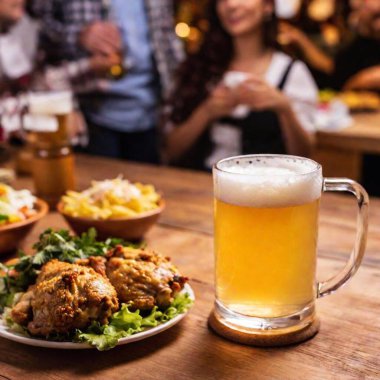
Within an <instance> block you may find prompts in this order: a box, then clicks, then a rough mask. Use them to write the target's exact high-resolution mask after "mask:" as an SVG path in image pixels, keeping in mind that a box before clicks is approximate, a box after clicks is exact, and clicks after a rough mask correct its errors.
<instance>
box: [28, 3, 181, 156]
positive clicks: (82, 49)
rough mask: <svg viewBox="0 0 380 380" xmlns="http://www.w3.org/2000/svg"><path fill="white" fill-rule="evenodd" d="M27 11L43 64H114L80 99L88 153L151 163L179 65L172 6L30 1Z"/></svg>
mask: <svg viewBox="0 0 380 380" xmlns="http://www.w3.org/2000/svg"><path fill="white" fill-rule="evenodd" d="M33 9H34V11H35V12H36V14H37V15H38V16H39V18H40V20H41V22H42V28H41V47H42V49H43V50H44V51H45V53H46V61H47V62H48V63H51V64H59V63H62V62H63V61H72V60H78V59H80V58H82V57H88V56H95V57H96V56H99V57H118V58H119V64H118V65H116V66H115V67H114V68H113V69H111V70H110V72H109V75H108V77H105V78H104V80H102V81H99V82H98V83H99V85H98V86H97V88H96V89H94V90H91V91H88V92H85V93H81V94H80V96H79V102H80V106H81V109H82V111H83V113H84V115H85V118H86V121H87V124H88V126H89V146H88V153H91V154H97V155H103V156H109V157H116V158H125V159H129V160H135V161H143V162H150V163H157V162H158V161H159V155H158V143H157V124H158V117H159V112H158V108H159V103H160V100H161V99H162V98H163V97H165V95H167V94H168V93H169V90H170V86H171V81H172V75H173V73H174V71H175V70H176V68H177V64H178V62H179V61H180V59H181V58H182V46H181V45H180V42H179V41H178V40H177V39H176V37H175V34H174V27H173V22H174V20H173V4H172V2H171V1H170V0H145V1H144V0H128V1H125V0H92V1H91V0H50V1H46V0H35V2H34V7H33ZM84 79H85V78H82V80H84ZM80 80H81V79H80V78H79V82H80ZM78 84H79V83H78Z"/></svg>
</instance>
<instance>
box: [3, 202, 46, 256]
mask: <svg viewBox="0 0 380 380" xmlns="http://www.w3.org/2000/svg"><path fill="white" fill-rule="evenodd" d="M35 208H36V210H37V213H36V214H35V215H33V216H31V217H30V218H28V219H26V220H22V221H21V222H16V223H10V224H6V225H4V226H0V255H3V254H6V253H10V252H12V251H15V250H16V249H17V248H19V246H20V243H21V242H22V240H24V238H25V237H26V236H27V235H28V234H29V232H30V231H31V229H32V228H33V227H34V225H35V224H36V223H37V222H38V221H39V220H40V219H41V218H43V217H44V216H45V215H46V214H47V212H48V211H49V206H48V205H47V203H46V202H45V201H43V200H42V199H37V201H36V204H35Z"/></svg>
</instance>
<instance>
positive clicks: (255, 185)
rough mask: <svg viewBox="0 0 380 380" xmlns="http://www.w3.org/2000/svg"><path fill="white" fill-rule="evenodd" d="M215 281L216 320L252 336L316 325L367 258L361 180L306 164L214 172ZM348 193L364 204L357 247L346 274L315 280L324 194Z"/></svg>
mask: <svg viewBox="0 0 380 380" xmlns="http://www.w3.org/2000/svg"><path fill="white" fill-rule="evenodd" d="M213 177H214V194H215V265H216V268H215V279H216V300H215V308H214V312H213V315H214V317H215V318H216V320H217V321H218V322H219V323H220V324H222V325H223V326H225V327H227V328H230V329H233V330H235V331H241V332H244V333H248V334H260V336H265V334H272V335H273V333H279V334H280V333H281V332H284V333H285V332H287V333H288V332H296V331H298V330H301V329H304V328H305V327H307V326H309V325H310V324H312V323H313V321H315V300H316V298H320V297H323V296H325V295H328V294H330V293H332V292H334V291H336V290H337V289H338V288H340V287H341V286H342V285H343V284H345V283H346V282H347V281H348V280H349V279H350V278H351V277H352V276H353V275H354V274H355V272H356V271H357V269H358V267H359V265H360V262H361V260H362V257H363V254H364V250H365V244H366V236H367V225H368V219H367V218H368V195H367V193H366V191H365V190H364V189H363V188H362V187H361V186H360V185H359V184H358V183H356V182H354V181H352V180H349V179H344V178H323V177H322V168H321V166H320V165H319V164H318V163H316V162H314V161H312V160H310V159H306V158H301V157H294V156H282V155H250V156H240V157H233V158H227V159H224V160H222V161H220V162H218V163H217V164H216V165H215V166H214V169H213ZM325 191H339V192H340V191H345V192H350V193H352V194H354V195H355V197H356V198H357V201H358V205H359V214H358V231H357V237H356V242H355V247H354V249H353V251H352V253H351V257H350V259H349V261H348V263H347V265H346V266H345V268H344V269H343V270H342V271H341V272H340V273H339V274H337V275H336V276H335V277H333V278H331V279H330V280H328V281H325V282H317V281H316V262H317V236H318V213H319V203H320V198H321V194H322V192H325Z"/></svg>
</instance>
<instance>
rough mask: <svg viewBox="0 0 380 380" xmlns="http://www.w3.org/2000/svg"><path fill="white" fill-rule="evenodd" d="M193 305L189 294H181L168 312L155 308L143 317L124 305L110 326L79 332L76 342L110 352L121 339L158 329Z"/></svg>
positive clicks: (93, 327)
mask: <svg viewBox="0 0 380 380" xmlns="http://www.w3.org/2000/svg"><path fill="white" fill-rule="evenodd" d="M192 303H193V301H192V299H191V298H190V296H189V294H188V293H180V294H178V295H177V296H176V298H175V299H174V301H173V303H172V304H171V305H170V306H169V307H168V308H167V309H166V310H164V311H160V310H158V308H157V307H155V308H154V309H153V310H152V311H151V312H150V313H149V314H148V315H146V316H142V315H141V314H140V310H136V311H130V310H129V306H128V305H127V304H123V305H122V306H121V309H120V310H119V311H118V312H116V313H115V314H114V315H113V316H112V317H111V320H110V323H109V324H108V325H104V326H100V325H99V323H93V324H92V325H91V326H90V327H89V328H88V329H87V330H86V331H84V332H82V331H80V330H77V333H76V336H75V338H74V340H75V341H77V342H84V343H88V344H90V345H92V346H94V347H96V348H97V349H98V350H99V351H105V350H109V349H111V348H113V347H115V346H116V345H117V342H118V341H119V339H121V338H125V337H127V336H130V335H133V334H136V333H138V332H141V331H143V330H145V329H147V328H150V327H156V326H158V325H160V324H162V323H165V322H167V321H169V320H170V319H173V318H174V317H176V316H177V315H179V314H182V313H185V312H186V311H187V310H188V309H189V308H190V307H191V305H192Z"/></svg>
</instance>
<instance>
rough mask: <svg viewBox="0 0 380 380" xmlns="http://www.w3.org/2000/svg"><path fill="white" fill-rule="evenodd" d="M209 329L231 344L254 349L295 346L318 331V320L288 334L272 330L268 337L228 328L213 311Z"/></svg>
mask: <svg viewBox="0 0 380 380" xmlns="http://www.w3.org/2000/svg"><path fill="white" fill-rule="evenodd" d="M208 325H209V327H210V328H211V329H212V330H213V331H214V332H215V333H217V334H218V335H220V336H222V337H223V338H226V339H228V340H232V341H233V342H236V343H240V344H246V345H249V346H256V347H282V346H288V345H290V344H296V343H301V342H304V341H305V340H308V339H311V338H312V337H313V336H315V335H316V334H317V333H318V331H319V326H320V322H319V319H317V318H316V319H314V320H313V321H312V322H311V323H310V324H309V325H308V326H306V327H304V328H303V329H301V330H298V331H291V332H288V333H277V334H276V332H275V331H273V330H272V332H271V333H270V334H268V335H265V334H260V333H259V334H252V333H246V332H241V331H238V330H235V329H232V328H230V327H228V326H227V325H225V324H223V323H221V322H220V321H219V320H218V319H217V318H216V317H215V313H214V311H212V312H211V314H210V316H209V318H208Z"/></svg>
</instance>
